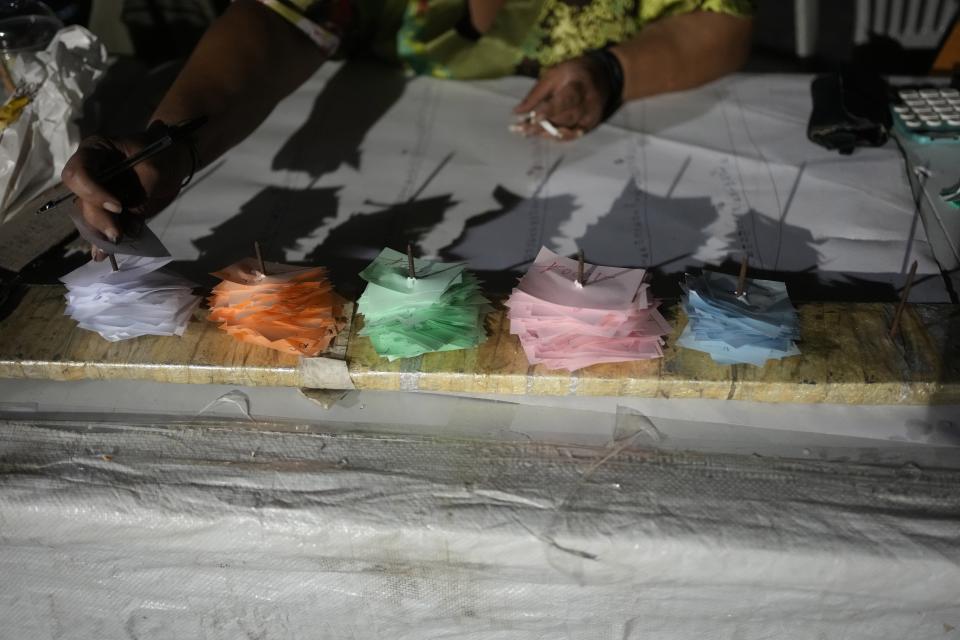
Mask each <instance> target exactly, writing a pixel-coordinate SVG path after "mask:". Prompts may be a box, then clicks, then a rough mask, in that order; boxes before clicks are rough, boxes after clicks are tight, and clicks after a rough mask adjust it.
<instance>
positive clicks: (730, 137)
mask: <svg viewBox="0 0 960 640" xmlns="http://www.w3.org/2000/svg"><path fill="white" fill-rule="evenodd" d="M716 95H717V101H718V102H720V104H721V105H723V106H721V107H720V113H721V114H722V115H723V123H724V126H725V127H726V130H727V139H728V140H729V142H730V150H731V152H732V154H731V155H733V165H734V167H736V169H737V182H738V183H739V185H740V193H741V194H742V195H743V202H744V204H746V207H747V211H746V213H747V214H749V212H750V211H752V210H753V205H751V204H750V198H749V196H747V187H746V185H745V184H744V182H743V170H742V169H741V168H740V154H739V152H738V150H737V143H736V142H735V141H734V139H733V129H732V128H731V127H730V118H729V116H728V115H727V106H726V101H725V100H724V95H723V93H722V92H720V91H717V92H716ZM750 224H751V227H752V235H753V239H754V240H756V238H757V227H756V220H755V219H754V216H750ZM752 244H753V243H752ZM756 253H757V258H758V259H759V260H760V268H761V269H764V268H766V267H765V266H764V264H763V256H762V255H761V254H760V252H759V250H758V251H757V252H756Z"/></svg>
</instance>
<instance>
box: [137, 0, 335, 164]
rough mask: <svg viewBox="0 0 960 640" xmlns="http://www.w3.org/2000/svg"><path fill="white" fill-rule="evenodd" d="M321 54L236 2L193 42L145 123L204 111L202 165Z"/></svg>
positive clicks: (255, 7)
mask: <svg viewBox="0 0 960 640" xmlns="http://www.w3.org/2000/svg"><path fill="white" fill-rule="evenodd" d="M324 59H325V56H324V54H323V53H322V52H321V50H320V49H319V48H318V47H317V46H316V45H314V44H313V43H312V42H311V41H310V40H309V39H308V38H307V37H306V36H304V35H303V34H302V33H299V32H298V31H297V29H296V28H295V27H294V26H293V25H291V24H289V23H288V22H286V21H285V20H284V19H283V18H281V17H280V16H278V15H276V14H274V13H273V12H272V11H271V10H269V9H267V8H266V7H263V6H262V5H260V4H259V3H257V2H254V1H253V0H238V1H237V2H234V3H233V4H232V5H231V6H230V7H229V8H228V9H227V10H226V12H224V14H223V15H222V16H221V17H220V18H218V19H217V20H216V21H215V22H214V23H213V25H211V27H210V29H209V30H208V31H207V32H206V33H205V34H204V36H203V38H202V39H201V40H200V42H199V43H198V44H197V47H196V49H195V50H194V52H193V54H192V55H191V56H190V59H189V60H188V61H187V64H186V66H185V67H184V68H183V70H182V71H181V72H180V75H179V76H178V77H177V79H176V81H174V83H173V86H172V87H171V88H170V90H169V91H168V92H167V94H166V95H165V96H164V98H163V100H162V101H161V102H160V104H159V106H158V107H157V109H156V111H154V113H153V116H152V117H151V121H153V120H160V121H162V122H165V123H167V124H175V123H177V122H180V121H183V120H187V119H190V118H195V117H198V116H206V117H207V118H208V122H207V124H206V125H205V126H204V127H203V128H202V129H201V130H200V132H199V133H198V138H197V143H198V151H199V153H200V163H201V165H205V164H209V163H210V162H211V161H213V160H214V159H216V158H217V157H218V156H220V155H221V154H222V153H224V152H225V151H227V150H228V149H230V148H231V147H232V146H234V145H235V144H237V143H238V142H240V141H241V140H243V139H244V138H245V137H246V136H248V135H249V134H250V133H251V132H252V131H253V130H254V129H255V128H256V127H257V126H258V125H259V124H260V123H261V122H263V120H264V119H265V118H266V117H267V115H269V113H270V111H271V110H272V109H273V107H274V106H275V105H276V104H277V103H278V102H279V101H280V100H281V99H282V98H283V97H285V96H286V95H288V94H289V93H291V92H292V91H293V90H294V89H296V88H297V87H298V86H300V85H301V84H302V83H303V82H304V81H305V80H306V79H307V78H309V77H310V75H311V74H312V73H313V72H314V71H315V70H316V69H317V68H318V67H319V66H320V64H321V63H322V62H323V61H324Z"/></svg>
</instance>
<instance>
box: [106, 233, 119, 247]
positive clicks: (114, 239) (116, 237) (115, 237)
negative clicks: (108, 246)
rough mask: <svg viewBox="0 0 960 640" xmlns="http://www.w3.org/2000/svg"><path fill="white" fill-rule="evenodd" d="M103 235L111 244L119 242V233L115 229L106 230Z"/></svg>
mask: <svg viewBox="0 0 960 640" xmlns="http://www.w3.org/2000/svg"><path fill="white" fill-rule="evenodd" d="M103 235H105V236H107V240H109V241H110V242H112V243H113V244H117V243H118V242H120V234H118V233H117V232H116V231H106V232H104V234H103Z"/></svg>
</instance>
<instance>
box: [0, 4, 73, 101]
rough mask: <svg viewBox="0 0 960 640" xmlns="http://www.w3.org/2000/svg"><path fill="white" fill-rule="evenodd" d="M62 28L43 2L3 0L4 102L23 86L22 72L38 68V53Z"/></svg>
mask: <svg viewBox="0 0 960 640" xmlns="http://www.w3.org/2000/svg"><path fill="white" fill-rule="evenodd" d="M61 28H63V23H62V22H60V20H59V19H58V18H57V16H56V14H54V13H53V11H52V10H51V9H50V8H49V7H48V6H47V5H45V4H44V3H43V2H38V1H36V0H0V82H2V95H0V97H2V101H3V102H6V101H7V100H8V99H9V98H10V97H11V96H13V95H14V94H15V93H16V91H17V89H18V88H22V87H20V85H21V83H22V82H23V78H22V77H19V76H21V75H22V74H23V73H24V71H25V70H26V69H28V68H30V67H34V69H35V64H36V63H38V61H37V60H36V53H37V52H38V51H42V50H43V49H44V48H45V47H46V46H47V45H48V44H49V43H50V40H52V39H53V36H54V35H56V33H57V31H59V30H60V29H61ZM34 73H36V71H34ZM31 75H33V74H31ZM31 80H34V81H35V79H34V78H31ZM41 81H42V79H41Z"/></svg>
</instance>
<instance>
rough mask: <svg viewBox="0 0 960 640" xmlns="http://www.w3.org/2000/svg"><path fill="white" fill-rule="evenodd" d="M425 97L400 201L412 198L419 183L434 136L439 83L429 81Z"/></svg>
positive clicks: (418, 116)
mask: <svg viewBox="0 0 960 640" xmlns="http://www.w3.org/2000/svg"><path fill="white" fill-rule="evenodd" d="M424 87H425V89H424V94H425V95H424V97H423V102H424V104H423V107H422V108H421V109H419V111H418V115H417V124H416V142H415V144H414V149H413V153H412V154H411V155H412V159H411V162H410V165H409V166H408V169H407V179H406V180H405V181H404V183H403V187H402V188H401V190H400V194H399V195H400V197H399V198H397V200H398V201H399V202H403V201H404V200H411V199H412V198H408V197H407V194H408V193H410V190H411V189H412V188H413V185H414V184H416V183H417V181H418V180H417V178H418V177H419V174H420V169H421V167H422V165H423V161H424V159H425V158H424V153H425V151H426V149H427V148H428V147H429V146H430V140H431V138H432V133H433V127H432V126H431V125H432V123H433V121H434V119H435V116H436V112H437V105H438V102H439V100H438V95H437V92H438V89H437V85H436V84H434V83H428V84H425V85H424ZM421 191H422V189H421V190H419V191H417V192H416V194H415V195H414V198H415V197H416V195H419V193H420V192H421Z"/></svg>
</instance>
